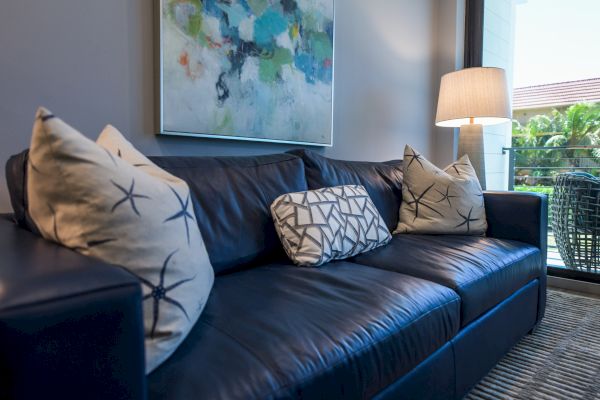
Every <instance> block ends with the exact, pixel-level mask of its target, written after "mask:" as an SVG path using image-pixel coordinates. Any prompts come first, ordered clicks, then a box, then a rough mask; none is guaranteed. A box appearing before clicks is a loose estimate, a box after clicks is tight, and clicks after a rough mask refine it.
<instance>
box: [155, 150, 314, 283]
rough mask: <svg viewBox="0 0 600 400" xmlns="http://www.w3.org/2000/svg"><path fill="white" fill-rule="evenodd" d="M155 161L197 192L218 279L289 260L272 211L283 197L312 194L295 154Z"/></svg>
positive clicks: (200, 218)
mask: <svg viewBox="0 0 600 400" xmlns="http://www.w3.org/2000/svg"><path fill="white" fill-rule="evenodd" d="M150 159H151V160H152V161H153V162H154V163H156V164H157V165H158V166H159V167H161V168H163V169H165V170H167V171H168V172H170V173H171V174H173V175H175V176H177V177H179V178H182V179H183V180H185V181H186V182H187V184H188V185H189V186H190V189H191V190H192V192H193V193H194V197H195V199H194V210H195V213H196V221H198V224H199V226H200V231H201V232H202V237H203V239H204V243H205V244H206V248H207V250H208V254H209V257H210V260H211V262H212V265H213V268H214V270H215V274H217V275H218V274H223V273H226V272H232V271H235V270H237V269H241V268H244V267H249V266H254V265H257V264H260V263H264V262H270V261H274V260H277V259H285V253H284V251H283V248H282V246H281V243H280V241H279V237H278V236H277V233H276V231H275V226H274V223H273V219H272V217H271V213H270V206H271V203H272V202H273V201H274V200H275V199H276V198H277V197H278V196H280V195H282V194H285V193H290V192H300V191H303V190H306V189H307V188H306V179H305V178H304V167H303V165H302V160H301V159H299V158H298V157H295V156H292V155H290V154H275V155H267V156H256V157H150Z"/></svg>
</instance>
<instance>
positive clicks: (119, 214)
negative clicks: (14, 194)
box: [27, 109, 214, 373]
mask: <svg viewBox="0 0 600 400" xmlns="http://www.w3.org/2000/svg"><path fill="white" fill-rule="evenodd" d="M113 138H114V139H115V140H121V142H122V143H120V144H119V148H121V149H123V150H125V149H127V152H126V153H125V151H123V153H122V154H121V156H122V158H121V157H119V153H118V152H117V153H116V154H115V153H113V152H112V151H111V150H109V149H107V148H103V147H101V146H99V145H97V144H96V143H94V142H93V141H91V140H89V139H87V138H85V137H84V136H83V135H82V134H80V133H79V132H78V131H76V130H75V129H73V128H72V127H70V126H69V125H67V124H66V123H64V122H63V121H61V120H60V119H58V118H56V117H55V116H54V115H52V113H50V112H49V111H47V110H45V109H39V110H38V112H37V115H36V119H35V124H34V127H33V136H32V139H31V149H30V153H29V165H28V177H29V179H28V182H27V190H28V194H29V210H30V213H31V216H32V219H33V220H34V222H35V224H36V225H37V227H38V229H39V231H40V232H41V234H42V236H43V237H44V238H46V239H49V240H52V241H55V242H58V243H60V244H63V245H64V246H66V247H69V248H71V249H73V250H76V251H78V252H80V253H82V254H85V255H88V256H91V257H95V258H98V259H101V260H103V261H106V262H108V263H111V264H116V265H120V266H123V267H125V268H126V269H128V270H129V271H130V272H131V273H132V274H134V275H135V276H137V277H138V279H139V280H140V282H141V286H142V288H143V293H144V298H143V307H144V328H145V334H146V338H145V346H146V371H147V372H148V373H149V372H151V371H152V370H153V369H155V368H156V367H157V366H158V365H160V364H161V363H162V362H163V361H164V360H165V359H167V357H169V356H170V355H171V354H172V353H173V351H175V349H176V348H177V346H178V345H179V343H181V341H183V339H184V338H185V336H186V335H187V334H188V332H189V331H190V329H191V327H192V326H193V325H194V323H195V322H196V320H197V319H198V317H199V316H200V313H201V312H202V310H203V308H204V305H205V303H206V300H207V298H208V295H209V292H210V290H211V287H212V284H213V280H214V276H213V270H212V267H211V265H210V261H209V258H208V255H207V252H206V249H205V247H204V243H203V240H202V237H201V235H200V231H199V229H198V226H197V225H196V223H195V220H194V213H193V210H192V205H191V201H190V191H189V188H188V187H187V185H186V183H185V182H183V181H182V180H180V179H178V178H176V177H174V176H172V175H170V174H167V173H165V172H164V171H163V172H161V173H159V171H156V170H152V171H146V170H145V169H144V168H142V165H137V164H136V165H132V164H130V163H129V162H128V161H127V160H125V158H127V159H129V160H133V159H134V158H135V160H136V162H137V161H139V163H140V164H151V163H150V162H149V160H147V159H145V157H144V158H143V159H142V158H139V157H138V155H139V153H137V152H136V153H137V154H135V153H133V152H130V150H131V149H133V147H132V146H131V147H130V148H129V147H128V146H130V145H128V144H127V143H125V142H126V141H125V140H124V139H122V138H119V137H118V136H113ZM109 147H110V146H109ZM134 156H135V157H134ZM156 168H158V167H156Z"/></svg>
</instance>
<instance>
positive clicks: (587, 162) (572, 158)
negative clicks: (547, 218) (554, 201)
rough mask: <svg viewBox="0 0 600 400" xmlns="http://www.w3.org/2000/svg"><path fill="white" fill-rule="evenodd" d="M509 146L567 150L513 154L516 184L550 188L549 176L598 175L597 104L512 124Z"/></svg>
mask: <svg viewBox="0 0 600 400" xmlns="http://www.w3.org/2000/svg"><path fill="white" fill-rule="evenodd" d="M512 132H513V137H512V146H513V147H551V148H552V147H567V149H563V148H559V149H548V150H521V151H516V153H515V154H516V160H515V166H516V167H517V169H516V177H515V181H516V183H517V184H523V185H527V186H551V185H552V181H553V177H554V176H555V175H557V174H559V173H561V172H566V171H572V170H576V171H585V172H589V173H592V174H594V175H596V176H598V175H599V173H600V149H573V147H577V146H600V103H577V104H573V105H571V106H569V107H568V108H567V109H565V110H558V109H554V110H553V111H552V112H551V113H550V114H549V115H545V114H542V115H536V116H534V117H532V118H531V119H529V121H528V122H527V124H525V125H522V124H520V123H519V122H518V121H516V120H515V121H513V130H512Z"/></svg>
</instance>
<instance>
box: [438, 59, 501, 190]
mask: <svg viewBox="0 0 600 400" xmlns="http://www.w3.org/2000/svg"><path fill="white" fill-rule="evenodd" d="M510 120H511V109H510V100H509V97H508V86H507V84H506V73H505V71H504V70H503V69H501V68H486V67H484V68H482V67H477V68H466V69H463V70H460V71H456V72H451V73H449V74H446V75H444V76H442V81H441V84H440V95H439V99H438V106H437V115H436V117H435V124H436V125H437V126H446V127H453V128H458V127H460V136H459V139H458V157H459V158H460V157H462V156H463V155H464V154H467V155H468V156H469V159H470V160H471V164H472V165H473V168H474V169H475V172H476V173H477V177H478V178H479V182H480V183H481V186H482V188H484V189H485V186H486V184H485V161H484V144H483V125H494V124H500V123H502V122H506V121H510Z"/></svg>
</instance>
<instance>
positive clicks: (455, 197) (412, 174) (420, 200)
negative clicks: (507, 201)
mask: <svg viewBox="0 0 600 400" xmlns="http://www.w3.org/2000/svg"><path fill="white" fill-rule="evenodd" d="M486 230H487V221H486V218H485V207H484V201H483V192H482V190H481V185H480V184H479V180H478V179H477V174H476V173H475V170H474V169H473V167H472V166H471V162H470V161H469V157H468V156H467V155H465V156H463V157H461V158H460V159H459V160H458V161H456V162H454V163H452V164H450V165H449V166H447V167H446V168H444V169H443V170H442V169H439V168H438V167H436V166H435V165H433V164H432V163H430V162H429V161H428V160H426V159H425V157H423V156H422V155H421V154H419V153H418V152H417V151H415V150H414V149H413V148H412V147H410V146H408V145H407V146H406V147H405V149H404V184H403V187H402V205H401V206H400V222H399V224H398V228H397V229H396V230H395V231H394V233H424V234H454V235H483V234H485V232H486Z"/></svg>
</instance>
